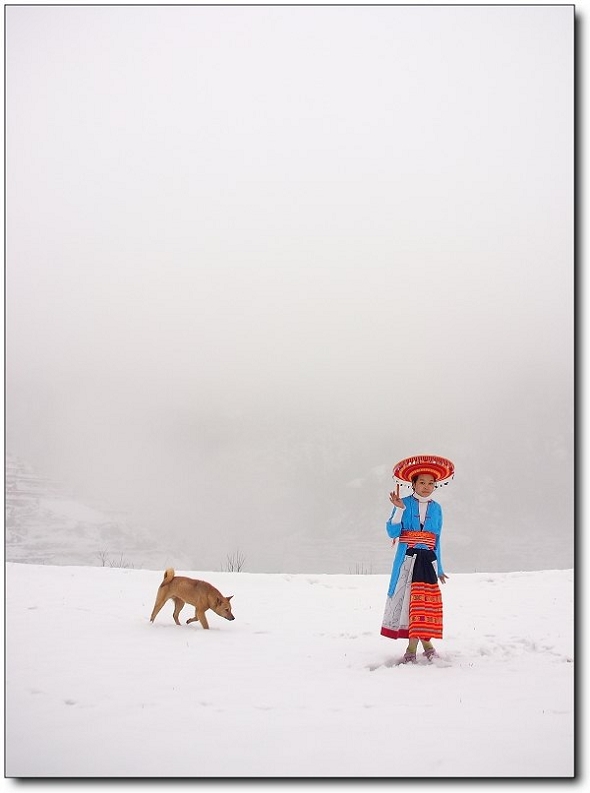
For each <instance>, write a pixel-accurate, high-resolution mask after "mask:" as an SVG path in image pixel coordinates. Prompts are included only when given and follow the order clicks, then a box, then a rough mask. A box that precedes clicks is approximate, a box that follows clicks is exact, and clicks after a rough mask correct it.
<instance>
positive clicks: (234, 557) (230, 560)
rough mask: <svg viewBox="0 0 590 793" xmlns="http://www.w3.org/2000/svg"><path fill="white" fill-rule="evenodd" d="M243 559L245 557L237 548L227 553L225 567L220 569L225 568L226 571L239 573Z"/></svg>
mask: <svg viewBox="0 0 590 793" xmlns="http://www.w3.org/2000/svg"><path fill="white" fill-rule="evenodd" d="M245 561H246V557H245V556H244V554H243V553H242V552H241V551H240V549H239V548H238V550H237V551H234V552H233V553H228V554H227V556H226V559H225V567H223V568H222V569H223V570H225V572H226V573H239V572H240V570H241V569H242V568H243V566H244V562H245Z"/></svg>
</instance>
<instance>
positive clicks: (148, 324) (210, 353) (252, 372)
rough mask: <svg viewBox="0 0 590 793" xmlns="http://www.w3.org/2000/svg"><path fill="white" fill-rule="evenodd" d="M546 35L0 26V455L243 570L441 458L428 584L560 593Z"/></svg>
mask: <svg viewBox="0 0 590 793" xmlns="http://www.w3.org/2000/svg"><path fill="white" fill-rule="evenodd" d="M573 24H574V9H573V7H572V6H441V7H436V6H383V7H375V6H372V7H369V6H366V7H364V6H354V7H353V6H340V7H319V6H293V7H277V6H275V7H248V6H245V7H244V6H242V7H238V6H216V7H196V6H174V7H173V6H139V7H138V6H136V7H132V6H127V7H124V6H98V7H91V6H75V7H74V6H61V7H43V6H28V7H27V6H9V7H7V8H6V133H5V134H6V323H5V324H6V349H5V354H6V448H7V450H8V451H9V452H10V453H13V454H16V455H19V456H21V457H23V458H25V459H26V460H28V461H30V462H31V463H32V464H33V465H36V466H38V467H39V468H40V469H41V470H43V471H44V472H46V473H47V474H48V475H50V476H53V477H55V478H58V479H60V480H62V481H64V482H67V483H68V484H69V485H70V486H72V487H73V488H75V490H76V492H77V493H78V494H79V496H80V498H87V499H102V500H105V501H108V502H109V503H110V504H111V505H113V506H114V507H116V508H119V509H122V510H126V511H128V512H129V513H130V514H131V515H132V516H133V517H134V519H136V520H137V521H138V522H139V523H141V524H142V525H145V526H147V527H149V528H150V530H152V531H153V532H154V536H155V537H157V538H160V539H161V541H162V542H168V541H173V542H177V543H179V545H181V546H182V547H183V548H184V549H185V550H187V552H190V553H194V557H195V565H196V566H197V567H198V568H199V569H206V566H207V564H210V563H212V562H210V561H209V559H211V560H218V559H219V557H220V556H223V555H224V554H225V553H226V552H230V551H232V550H233V549H235V548H236V547H240V548H242V549H244V552H245V553H246V556H247V558H248V563H249V564H248V569H250V570H251V571H268V572H273V571H280V570H283V569H287V568H288V567H289V564H291V566H293V565H294V566H296V567H297V566H299V567H304V566H305V562H304V561H303V560H302V559H303V557H301V558H300V557H298V555H297V554H298V551H297V548H298V547H299V546H300V545H304V544H305V543H308V544H309V543H312V545H313V541H314V540H315V539H317V540H318V541H319V540H321V541H322V543H324V544H323V545H322V548H323V549H324V550H322V551H319V550H318V553H317V554H316V556H315V560H314V561H315V564H316V569H317V566H318V565H319V567H321V565H322V558H321V553H324V552H325V548H326V547H327V548H330V549H331V551H330V553H332V554H336V555H339V556H340V559H341V564H342V569H343V571H344V572H347V571H348V567H347V565H348V563H349V560H350V555H351V553H350V544H351V543H352V542H354V539H355V538H358V540H359V542H363V541H378V542H382V541H383V539H382V538H383V537H384V528H383V526H384V522H385V520H386V518H387V517H388V515H389V509H388V507H389V506H390V505H389V502H388V498H387V493H388V491H389V489H390V485H391V468H392V467H393V465H394V464H395V463H396V462H397V461H398V460H399V459H401V458H402V457H405V456H407V455H411V454H416V453H433V454H439V455H443V456H445V457H449V458H451V459H452V460H453V461H454V462H455V464H456V466H457V473H456V477H455V480H454V482H453V483H452V484H451V485H450V486H449V487H447V488H443V489H442V490H441V492H440V500H441V503H442V504H443V507H444V508H445V534H446V542H447V543H448V544H449V545H448V547H449V551H448V553H447V554H446V563H445V567H447V568H449V569H450V570H452V569H456V570H458V571H462V572H470V571H472V570H478V569H479V570H482V569H490V570H491V569H496V570H500V569H535V568H538V569H547V568H552V567H563V566H569V565H571V564H572V558H573V490H574V488H573V485H574V481H573V468H574V466H573V462H574V461H573V199H574V195H573ZM318 548H319V546H318ZM326 565H327V562H326Z"/></svg>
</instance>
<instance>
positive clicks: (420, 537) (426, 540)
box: [399, 530, 436, 551]
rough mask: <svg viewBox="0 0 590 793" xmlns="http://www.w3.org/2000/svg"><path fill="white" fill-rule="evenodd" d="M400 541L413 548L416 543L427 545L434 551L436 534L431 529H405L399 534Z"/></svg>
mask: <svg viewBox="0 0 590 793" xmlns="http://www.w3.org/2000/svg"><path fill="white" fill-rule="evenodd" d="M399 541H400V542H405V543H407V545H408V547H409V548H413V547H414V546H415V545H425V546H426V547H427V548H429V549H430V550H431V551H432V550H434V546H435V545H436V534H433V533H432V532H431V531H407V530H404V531H402V533H401V534H400V536H399Z"/></svg>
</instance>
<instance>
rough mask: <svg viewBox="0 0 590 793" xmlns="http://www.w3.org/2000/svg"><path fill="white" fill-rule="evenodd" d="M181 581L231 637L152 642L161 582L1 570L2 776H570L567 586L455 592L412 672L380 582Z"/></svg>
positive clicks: (555, 578) (96, 571) (456, 578)
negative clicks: (214, 603)
mask: <svg viewBox="0 0 590 793" xmlns="http://www.w3.org/2000/svg"><path fill="white" fill-rule="evenodd" d="M177 572H179V573H184V574H189V575H193V576H195V577H201V578H206V579H207V580H209V581H211V582H212V583H213V584H215V585H216V586H218V587H219V588H220V589H221V590H222V592H224V594H226V595H228V594H233V595H234V599H233V601H232V603H233V610H234V614H235V617H236V619H235V621H233V622H226V621H224V620H222V619H220V618H218V617H217V616H216V615H211V617H210V620H209V622H210V625H211V630H209V631H204V630H203V629H202V628H201V627H200V625H198V623H195V624H192V625H188V626H187V625H186V624H184V621H183V624H182V625H181V626H176V625H175V624H174V622H173V620H172V604H171V603H170V604H167V605H166V606H165V607H164V609H163V610H162V611H161V612H160V614H159V615H158V617H157V619H156V621H155V622H154V623H153V624H151V623H150V622H149V615H150V613H151V609H152V606H153V602H154V599H155V594H156V590H157V588H158V586H159V584H160V581H161V579H162V571H148V570H132V569H109V568H92V567H51V566H36V565H24V564H8V565H7V571H6V589H7V602H6V697H7V702H6V773H7V775H8V776H9V777H15V776H23V777H38V776H48V777H57V776H60V777H89V776H91V777H110V776H116V777H146V778H153V777H176V776H178V777H205V778H217V777H221V778H232V777H256V778H270V777H287V778H289V777H354V778H360V777H393V778H406V777H408V778H409V777H414V776H420V777H424V778H439V777H475V778H480V777H568V776H571V775H572V773H573V768H574V766H573V751H574V696H573V693H574V691H573V682H574V681H573V676H574V664H573V618H572V612H573V573H572V571H571V570H569V571H568V570H549V571H544V572H522V573H497V574H491V573H490V574H458V575H453V576H452V577H451V579H450V580H449V582H448V583H447V584H446V585H445V587H444V589H443V597H444V604H445V638H444V640H441V641H439V642H438V643H437V644H438V648H439V651H440V654H441V660H440V662H438V663H437V665H433V666H423V665H419V666H416V667H407V666H401V667H400V666H396V665H395V661H396V659H397V658H398V657H399V656H400V654H401V653H402V652H403V649H404V646H405V644H404V643H402V642H393V641H391V640H388V639H385V638H382V637H381V636H380V635H379V628H380V620H381V616H382V609H383V605H384V598H385V593H386V588H387V581H388V576H386V575H303V574H300V575H287V574H276V575H270V574H269V575H264V574H248V573H214V572H207V571H204V572H198V571H187V570H179V571H177ZM189 616H191V610H190V609H189V608H188V607H186V608H185V610H184V611H183V613H182V615H181V617H182V618H184V619H186V618H188V617H189ZM417 747H418V748H419V751H418V749H417ZM417 755H419V756H420V761H419V762H418V761H417V759H416V758H417Z"/></svg>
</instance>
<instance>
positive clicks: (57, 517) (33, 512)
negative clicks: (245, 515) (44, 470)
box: [5, 455, 186, 568]
mask: <svg viewBox="0 0 590 793" xmlns="http://www.w3.org/2000/svg"><path fill="white" fill-rule="evenodd" d="M5 470H6V484H5V511H6V543H5V548H6V560H7V561H10V562H26V563H32V564H74V565H94V566H103V565H105V566H118V567H138V568H140V567H150V566H152V565H154V564H158V565H159V564H161V562H162V559H164V561H165V564H179V563H182V562H183V561H184V562H185V563H186V558H184V557H183V556H182V555H181V554H178V553H175V551H174V549H172V548H171V547H168V548H166V547H165V545H166V543H165V541H163V540H162V539H160V540H159V542H158V543H156V541H155V540H154V538H153V537H152V536H151V535H150V533H149V532H148V531H146V530H145V529H143V528H139V527H137V526H134V525H132V524H131V523H130V521H129V520H128V519H127V516H126V515H125V514H124V513H121V512H117V511H113V510H109V509H108V508H107V507H105V506H104V505H88V504H86V503H83V502H81V501H80V500H78V499H77V498H76V497H75V496H74V494H72V493H71V492H69V490H68V489H67V488H66V487H65V486H64V485H63V484H61V483H60V482H56V481H53V480H51V479H48V478H47V477H44V476H41V475H40V474H39V473H38V472H37V471H36V470H35V469H34V468H33V467H32V466H30V465H29V464H27V463H26V462H24V461H22V460H20V459H18V458H16V457H14V456H11V455H8V456H7V459H6V463H5Z"/></svg>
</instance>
